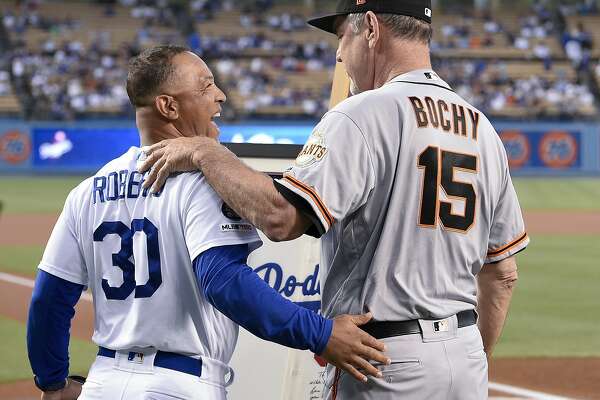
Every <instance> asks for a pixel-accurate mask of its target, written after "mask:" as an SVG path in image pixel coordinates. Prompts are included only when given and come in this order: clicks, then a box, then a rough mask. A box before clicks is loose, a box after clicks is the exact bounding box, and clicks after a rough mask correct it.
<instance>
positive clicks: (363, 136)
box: [329, 110, 376, 174]
mask: <svg viewBox="0 0 600 400" xmlns="http://www.w3.org/2000/svg"><path fill="white" fill-rule="evenodd" d="M329 112H330V113H338V114H342V115H343V116H345V117H346V118H348V119H349V120H350V121H352V123H353V124H354V126H356V129H358V131H359V132H360V134H361V136H362V138H363V142H364V143H365V146H366V147H367V155H368V156H369V163H371V168H373V174H375V171H376V170H375V164H374V163H373V157H372V156H371V147H370V146H369V142H368V141H367V138H366V135H365V133H364V132H363V130H362V129H360V126H358V124H357V123H356V121H355V120H354V119H352V117H350V116H349V115H348V114H346V113H345V112H343V111H339V110H331V111H329Z"/></svg>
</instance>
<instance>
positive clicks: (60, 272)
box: [38, 263, 88, 286]
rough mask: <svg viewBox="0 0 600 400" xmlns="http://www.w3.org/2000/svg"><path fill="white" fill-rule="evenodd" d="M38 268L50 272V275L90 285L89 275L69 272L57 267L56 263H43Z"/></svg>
mask: <svg viewBox="0 0 600 400" xmlns="http://www.w3.org/2000/svg"><path fill="white" fill-rule="evenodd" d="M38 269H40V270H42V271H45V272H47V273H49V274H50V275H54V276H56V277H58V278H60V279H64V280H65V281H69V282H71V283H76V284H78V285H83V286H87V285H88V282H87V281H88V279H87V277H81V276H79V275H77V274H74V273H72V272H67V271H65V270H63V269H60V268H58V267H55V266H54V265H50V264H45V263H41V264H40V265H39V266H38Z"/></svg>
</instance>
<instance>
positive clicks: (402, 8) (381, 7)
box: [307, 0, 431, 34]
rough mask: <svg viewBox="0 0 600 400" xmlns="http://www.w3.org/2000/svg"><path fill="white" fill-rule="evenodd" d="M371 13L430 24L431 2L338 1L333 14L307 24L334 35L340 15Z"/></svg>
mask: <svg viewBox="0 0 600 400" xmlns="http://www.w3.org/2000/svg"><path fill="white" fill-rule="evenodd" d="M367 11H373V12H374V13H379V14H399V15H406V16H408V17H414V18H417V19H420V20H422V21H425V22H427V23H428V24H431V0H338V2H337V6H336V7H335V13H333V14H328V15H324V16H322V17H318V18H313V19H310V20H308V21H307V22H308V24H309V25H312V26H314V27H315V28H319V29H322V30H324V31H325V32H329V33H333V34H335V26H334V22H335V19H336V18H337V17H339V16H341V15H348V14H354V13H365V12H367Z"/></svg>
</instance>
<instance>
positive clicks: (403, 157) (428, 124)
mask: <svg viewBox="0 0 600 400" xmlns="http://www.w3.org/2000/svg"><path fill="white" fill-rule="evenodd" d="M276 183H277V187H278V189H279V190H280V191H281V192H282V193H283V194H284V196H286V198H288V199H289V200H290V201H292V203H293V204H294V205H296V206H297V207H301V208H303V209H304V211H305V212H306V214H307V215H308V216H309V217H310V218H311V219H312V221H313V227H312V228H311V229H312V232H310V233H312V234H313V235H316V236H321V235H322V250H321V251H322V254H321V264H322V269H321V271H322V274H323V275H322V276H321V279H322V281H323V282H324V285H323V293H322V309H323V313H324V315H326V316H328V317H331V316H334V315H338V314H343V313H350V314H357V313H361V312H364V311H371V312H373V315H374V319H375V320H380V321H388V320H392V321H402V320H411V319H417V318H445V317H447V316H450V315H453V314H456V313H457V312H459V311H462V310H468V309H473V308H475V305H476V280H475V276H476V274H477V273H478V272H479V270H480V269H481V267H482V265H483V264H484V263H492V262H497V261H500V260H502V259H504V258H507V257H509V256H511V255H513V254H515V253H517V252H519V251H521V250H522V249H524V248H525V247H526V246H527V244H528V242H529V238H528V237H527V234H526V233H525V228H524V223H523V218H522V215H521V210H520V207H519V203H518V200H517V196H516V193H515V190H514V188H513V184H512V181H511V178H510V175H509V170H508V162H507V157H506V153H505V150H504V147H503V145H502V142H501V141H500V139H499V137H498V135H497V133H496V132H495V130H494V128H493V127H492V125H491V124H490V122H489V121H488V120H487V118H486V117H485V116H484V115H483V114H482V113H481V112H480V111H478V110H477V109H475V108H474V107H473V106H471V105H470V104H469V103H467V102H466V101H465V100H464V99H462V98H461V97H460V96H459V95H458V94H456V93H455V92H454V91H453V90H452V89H451V88H450V86H449V85H448V84H447V83H446V82H444V81H443V80H442V79H440V78H439V77H438V76H437V74H435V72H433V71H431V70H417V71H412V72H409V73H406V74H403V75H400V76H398V77H396V78H395V79H393V80H391V81H390V82H388V83H387V84H385V85H384V86H383V87H381V88H379V89H376V90H371V91H367V92H365V93H362V94H359V95H356V96H353V97H351V98H349V99H347V100H345V101H344V102H342V103H341V104H339V105H338V106H337V107H335V108H334V109H332V110H331V111H329V112H328V113H327V114H325V116H324V117H323V119H322V120H321V122H320V123H319V124H318V125H317V126H316V127H315V129H314V131H313V132H312V135H311V137H310V139H309V140H308V141H307V143H306V145H305V146H304V149H303V150H302V152H301V153H300V154H299V156H298V158H297V159H296V162H295V165H294V166H292V167H291V168H290V169H289V170H288V171H286V173H285V174H284V177H283V178H282V179H279V180H277V181H276Z"/></svg>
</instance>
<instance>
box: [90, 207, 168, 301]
mask: <svg viewBox="0 0 600 400" xmlns="http://www.w3.org/2000/svg"><path fill="white" fill-rule="evenodd" d="M136 232H144V234H145V235H146V249H147V256H148V282H146V283H145V284H144V285H137V284H136V282H135V264H134V263H133V262H132V261H131V258H132V256H133V235H135V233H136ZM107 235H118V236H119V237H120V238H121V250H119V252H118V253H115V254H113V255H112V262H113V265H114V266H115V267H119V268H120V269H121V270H122V271H123V283H122V284H121V285H120V286H117V287H114V286H110V285H109V284H108V280H107V279H102V290H103V291H104V294H105V295H106V298H107V299H108V300H125V299H126V298H128V297H129V296H130V295H131V293H133V292H134V291H135V297H136V298H143V297H150V296H152V295H153V294H154V292H156V290H157V289H158V287H159V286H160V285H161V284H162V274H161V271H160V249H159V245H158V228H157V227H156V226H154V224H153V223H152V222H150V220H148V218H144V219H134V220H133V221H131V227H128V226H127V225H125V224H124V223H123V222H121V221H116V222H103V223H102V224H100V226H99V227H98V228H97V229H96V230H95V231H94V242H102V241H103V240H104V238H105V237H106V236H107Z"/></svg>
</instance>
